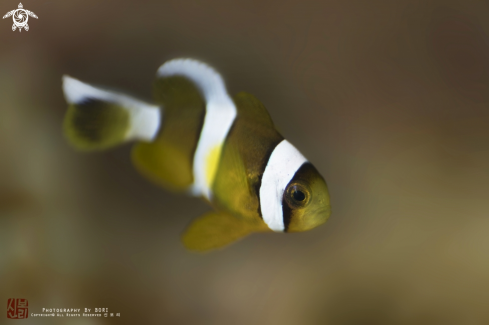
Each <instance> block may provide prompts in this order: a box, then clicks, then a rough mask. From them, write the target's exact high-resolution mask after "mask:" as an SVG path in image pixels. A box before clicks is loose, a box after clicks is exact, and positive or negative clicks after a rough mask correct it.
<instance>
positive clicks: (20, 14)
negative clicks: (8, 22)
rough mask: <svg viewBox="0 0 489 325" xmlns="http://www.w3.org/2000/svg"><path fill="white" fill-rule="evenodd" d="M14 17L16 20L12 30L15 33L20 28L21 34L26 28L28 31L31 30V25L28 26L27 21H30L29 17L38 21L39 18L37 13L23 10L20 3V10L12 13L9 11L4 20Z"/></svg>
mask: <svg viewBox="0 0 489 325" xmlns="http://www.w3.org/2000/svg"><path fill="white" fill-rule="evenodd" d="M10 16H13V19H14V24H13V25H12V30H13V31H14V32H15V30H16V29H17V28H18V29H19V32H21V31H22V28H24V29H25V30H26V31H28V30H29V25H27V20H29V16H31V17H34V18H36V19H37V16H36V14H35V13H33V12H32V11H29V10H25V9H23V6H22V3H19V9H15V10H12V11H9V12H7V13H6V14H5V16H3V19H5V18H7V17H10Z"/></svg>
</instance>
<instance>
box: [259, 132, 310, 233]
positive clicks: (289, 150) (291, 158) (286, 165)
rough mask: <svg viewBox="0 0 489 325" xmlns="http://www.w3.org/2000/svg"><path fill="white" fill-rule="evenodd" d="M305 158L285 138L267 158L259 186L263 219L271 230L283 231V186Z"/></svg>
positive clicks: (305, 160)
mask: <svg viewBox="0 0 489 325" xmlns="http://www.w3.org/2000/svg"><path fill="white" fill-rule="evenodd" d="M305 162H307V159H306V158H304V156H303V155H302V154H301V153H300V152H299V151H298V150H297V149H296V148H295V147H294V146H293V145H292V144H290V142H288V141H287V140H283V141H282V142H280V143H279V144H278V145H277V146H276V147H275V149H274V150H273V152H272V154H271V155H270V159H268V163H267V167H265V171H264V172H263V177H262V180H261V187H260V204H261V214H262V217H263V221H265V223H266V224H267V225H268V227H269V228H270V229H272V230H273V231H277V232H281V231H284V229H285V226H284V216H283V210H282V199H283V195H284V191H285V187H286V186H287V184H289V182H290V181H291V180H292V178H293V177H294V175H295V173H296V172H297V170H298V169H299V168H300V167H301V166H302V164H304V163H305Z"/></svg>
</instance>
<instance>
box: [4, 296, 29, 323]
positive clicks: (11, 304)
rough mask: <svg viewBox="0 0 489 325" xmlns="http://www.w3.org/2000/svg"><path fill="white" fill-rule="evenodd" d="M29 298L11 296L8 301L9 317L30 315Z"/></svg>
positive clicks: (15, 317)
mask: <svg viewBox="0 0 489 325" xmlns="http://www.w3.org/2000/svg"><path fill="white" fill-rule="evenodd" d="M28 307H29V302H28V301H27V299H20V298H10V299H9V300H8V302H7V318H13V319H23V318H27V317H29V312H28Z"/></svg>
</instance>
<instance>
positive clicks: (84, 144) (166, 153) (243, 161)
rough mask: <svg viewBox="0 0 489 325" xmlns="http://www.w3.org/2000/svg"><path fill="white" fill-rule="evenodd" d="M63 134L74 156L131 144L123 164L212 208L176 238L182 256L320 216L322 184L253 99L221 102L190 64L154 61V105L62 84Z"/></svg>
mask: <svg viewBox="0 0 489 325" xmlns="http://www.w3.org/2000/svg"><path fill="white" fill-rule="evenodd" d="M63 90H64V94H65V97H66V100H67V102H68V104H69V107H68V111H67V113H66V116H65V120H64V132H65V134H66V136H67V138H68V139H69V141H70V142H71V144H72V145H73V146H75V147H76V148H78V149H81V150H104V149H107V148H110V147H114V146H116V145H120V144H122V143H125V142H129V141H135V142H136V143H135V145H134V147H133V149H132V160H133V162H134V165H135V166H136V168H137V169H138V170H139V171H140V172H141V173H142V174H143V175H145V176H146V177H148V178H149V179H150V180H152V181H154V182H156V183H158V184H160V185H162V186H163V187H165V188H168V189H171V190H173V191H179V192H186V193H188V194H191V195H194V196H198V197H202V198H203V199H204V200H206V201H207V202H208V203H209V204H210V205H211V206H212V207H213V208H214V210H213V211H212V212H209V213H207V214H205V215H203V216H201V217H200V218H198V219H196V220H194V221H193V222H192V223H191V224H190V226H189V227H188V228H187V229H186V231H185V232H184V234H183V237H182V240H183V243H184V245H185V246H186V247H187V248H188V249H190V250H196V251H207V250H211V249H215V248H219V247H222V246H224V245H226V244H229V243H231V242H234V241H236V240H238V239H240V238H242V237H244V236H246V235H248V234H250V233H253V232H266V231H275V232H299V231H305V230H309V229H312V228H314V227H316V226H318V225H320V224H322V223H324V222H326V220H327V219H328V218H329V215H330V213H331V207H330V202H329V194H328V188H327V186H326V182H325V181H324V179H323V177H322V176H321V175H320V174H319V173H318V171H317V170H316V168H315V167H314V166H313V165H312V164H311V163H309V162H308V160H307V159H306V158H304V156H303V155H302V154H301V153H300V152H299V151H298V150H297V149H296V148H295V147H294V146H293V145H292V144H290V143H289V142H288V141H287V140H285V139H284V138H283V137H282V135H280V133H279V132H278V131H277V130H276V128H275V126H274V124H273V122H272V119H271V118H270V115H269V114H268V112H267V110H266V109H265V107H264V106H263V104H262V103H261V102H260V101H258V100H257V99H256V98H255V97H254V96H253V95H250V94H248V93H245V92H241V93H238V94H237V95H235V96H234V97H230V96H229V95H228V93H227V90H226V86H225V84H224V81H223V79H222V77H221V75H220V74H218V73H217V72H216V71H215V70H214V69H212V68H211V67H209V66H208V65H206V64H204V63H201V62H199V61H195V60H192V59H175V60H171V61H168V62H166V63H165V64H163V65H162V66H161V67H160V68H159V69H158V72H157V76H156V80H155V82H154V84H153V94H154V99H155V102H156V104H148V103H145V102H142V101H140V100H136V99H134V98H132V97H129V96H126V95H123V94H120V93H117V92H113V91H108V90H104V89H101V88H96V87H94V86H91V85H88V84H86V83H83V82H81V81H79V80H76V79H74V78H71V77H69V76H64V77H63Z"/></svg>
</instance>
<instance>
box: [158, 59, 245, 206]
mask: <svg viewBox="0 0 489 325" xmlns="http://www.w3.org/2000/svg"><path fill="white" fill-rule="evenodd" d="M157 75H158V76H159V77H170V76H182V77H186V78H188V79H190V80H191V81H192V82H193V83H194V84H195V86H196V87H197V88H198V89H199V91H200V92H201V94H202V96H203V97H204V99H205V102H206V112H205V117H204V124H203V126H202V131H201V133H200V137H199V141H198V143H197V149H196V151H195V154H194V160H193V175H194V183H193V185H192V187H191V189H190V191H191V193H192V194H194V195H196V196H199V195H203V196H204V197H206V198H207V199H209V200H210V199H211V196H212V193H211V186H212V182H213V180H214V177H215V174H216V171H217V166H218V163H219V157H220V155H221V152H222V146H223V144H224V142H225V140H226V137H227V135H228V133H229V130H230V129H231V126H232V125H233V122H234V120H235V118H236V116H237V109H236V106H235V105H234V102H233V100H232V99H231V97H230V96H229V95H228V93H227V91H226V86H225V84H224V81H223V79H222V77H221V75H220V74H219V73H217V72H216V71H215V70H214V69H212V68H211V67H209V66H208V65H206V64H204V63H201V62H198V61H195V60H191V59H176V60H172V61H169V62H167V63H165V64H163V65H162V66H161V67H160V68H159V69H158V73H157ZM211 155H212V156H217V159H212V157H211ZM213 164H214V165H213Z"/></svg>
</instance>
